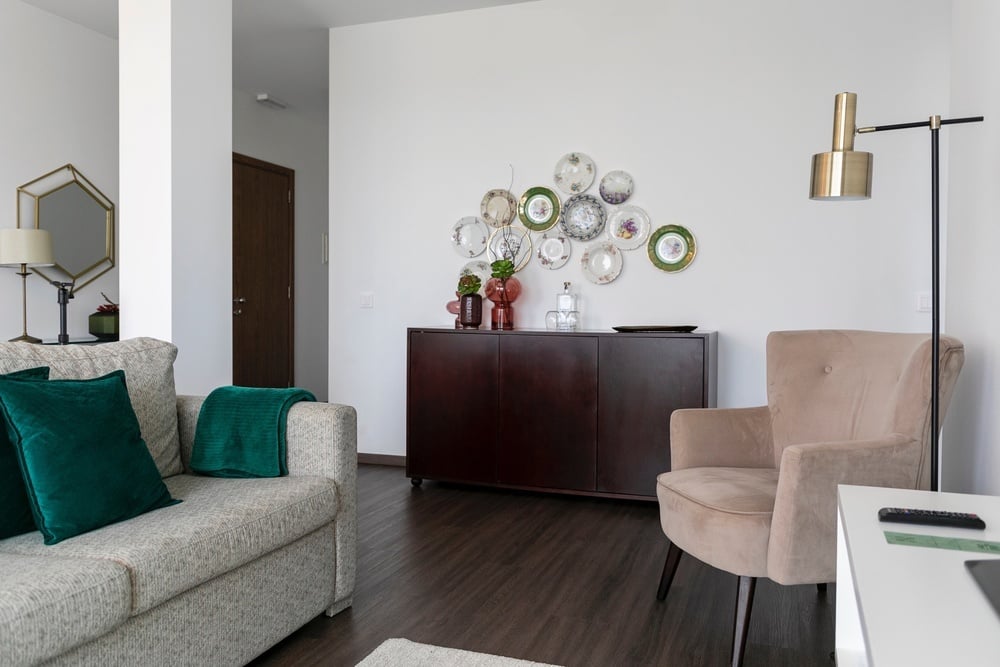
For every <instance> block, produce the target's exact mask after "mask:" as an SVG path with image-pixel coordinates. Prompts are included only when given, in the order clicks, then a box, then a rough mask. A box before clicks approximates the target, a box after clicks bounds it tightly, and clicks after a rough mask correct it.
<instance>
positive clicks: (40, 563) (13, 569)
mask: <svg viewBox="0 0 1000 667" xmlns="http://www.w3.org/2000/svg"><path fill="white" fill-rule="evenodd" d="M35 535H36V536H37V533H35ZM0 581H2V582H3V585H2V586H0V665H30V664H35V663H38V662H41V661H43V660H45V659H47V658H51V657H53V656H56V655H59V654H61V653H63V652H65V651H67V650H69V649H71V648H73V647H74V646H78V645H80V644H83V643H84V642H86V641H89V640H91V639H93V638H95V637H99V636H101V635H103V634H104V633H106V632H108V631H109V630H111V629H112V628H114V627H116V626H118V625H119V624H120V623H122V622H124V621H125V620H126V619H127V618H128V614H129V609H130V607H131V585H130V583H129V575H128V570H126V569H125V568H124V567H123V566H122V565H119V564H118V563H115V562H112V561H110V560H102V559H95V558H57V557H53V556H51V555H45V556H20V555H12V554H6V553H0Z"/></svg>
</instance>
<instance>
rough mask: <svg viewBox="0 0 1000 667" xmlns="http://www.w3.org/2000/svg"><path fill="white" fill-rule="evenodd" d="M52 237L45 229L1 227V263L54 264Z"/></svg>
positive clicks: (7, 264)
mask: <svg viewBox="0 0 1000 667" xmlns="http://www.w3.org/2000/svg"><path fill="white" fill-rule="evenodd" d="M54 263H55V261H54V260H53V259H52V237H51V236H50V235H49V232H48V230H45V229H26V228H20V227H18V228H14V229H0V265H3V266H20V265H22V264H24V265H25V266H52V265H53V264H54Z"/></svg>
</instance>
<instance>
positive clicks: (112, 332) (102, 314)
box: [87, 292, 118, 340]
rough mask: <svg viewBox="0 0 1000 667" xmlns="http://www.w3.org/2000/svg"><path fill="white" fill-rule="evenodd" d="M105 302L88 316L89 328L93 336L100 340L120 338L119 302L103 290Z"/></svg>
mask: <svg viewBox="0 0 1000 667" xmlns="http://www.w3.org/2000/svg"><path fill="white" fill-rule="evenodd" d="M101 296H103V297H104V301H105V303H102V304H101V305H99V306H98V307H97V312H96V313H93V314H91V316H90V317H88V318H87V328H88V329H89V330H90V335H91V336H96V337H97V339H98V340H118V304H117V303H115V302H114V301H112V300H111V299H109V298H108V295H107V294H105V293H104V292H101Z"/></svg>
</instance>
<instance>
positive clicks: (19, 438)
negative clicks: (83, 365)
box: [0, 370, 178, 544]
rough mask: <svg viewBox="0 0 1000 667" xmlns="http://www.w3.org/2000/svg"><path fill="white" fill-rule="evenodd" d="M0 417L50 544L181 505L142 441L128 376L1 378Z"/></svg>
mask: <svg viewBox="0 0 1000 667" xmlns="http://www.w3.org/2000/svg"><path fill="white" fill-rule="evenodd" d="M0 412H2V413H3V418H4V420H5V421H6V423H7V432H8V434H9V436H10V440H11V443H12V444H13V445H14V450H15V451H16V452H17V457H18V461H19V463H20V467H21V473H22V475H23V478H24V484H25V488H26V489H27V491H28V500H29V501H30V502H31V511H32V514H33V515H34V517H35V522H36V523H37V525H38V529H39V530H40V531H41V532H42V535H44V536H45V544H55V543H56V542H59V541H61V540H64V539H66V538H69V537H73V536H74V535H79V534H80V533H85V532H87V531H89V530H93V529H95V528H100V527H101V526H105V525H107V524H109V523H113V522H115V521H123V520H125V519H129V518H132V517H134V516H136V515H138V514H142V513H143V512H149V511H151V510H154V509H158V508H160V507H166V506H167V505H172V504H174V503H176V502H178V501H176V500H174V499H173V498H171V497H170V494H169V493H168V492H167V487H166V486H164V484H163V480H162V479H161V478H160V473H159V471H158V470H157V469H156V464H154V463H153V459H152V457H151V456H150V454H149V450H148V449H146V443H144V442H143V441H142V437H141V436H140V435H139V422H138V421H137V420H136V418H135V413H134V412H133V411H132V405H131V404H130V403H129V398H128V389H127V387H126V386H125V371H121V370H117V371H114V372H112V373H109V374H108V375H105V376H103V377H100V378H93V379H90V380H51V381H49V382H29V381H25V380H16V379H8V378H0Z"/></svg>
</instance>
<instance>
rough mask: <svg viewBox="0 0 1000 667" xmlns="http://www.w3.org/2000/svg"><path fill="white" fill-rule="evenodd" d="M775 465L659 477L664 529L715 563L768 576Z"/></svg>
mask: <svg viewBox="0 0 1000 667" xmlns="http://www.w3.org/2000/svg"><path fill="white" fill-rule="evenodd" d="M777 487H778V471H777V470H775V469H774V468H731V467H725V468H722V467H719V468H686V469H684V470H676V471H673V472H668V473H663V474H662V475H660V476H659V477H657V478H656V497H657V499H658V500H659V503H660V524H661V527H662V528H663V532H664V533H666V534H667V535H669V536H670V539H671V540H672V541H673V543H674V544H676V545H677V546H678V547H679V548H680V549H682V550H683V551H686V552H688V553H691V554H695V555H697V557H698V559H699V560H702V561H704V562H705V563H708V564H709V565H712V566H713V567H717V568H720V569H722V570H726V571H728V572H732V573H734V574H739V575H742V576H749V577H763V576H767V544H768V536H769V535H770V532H771V513H772V510H773V508H774V497H775V493H776V492H777Z"/></svg>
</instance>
